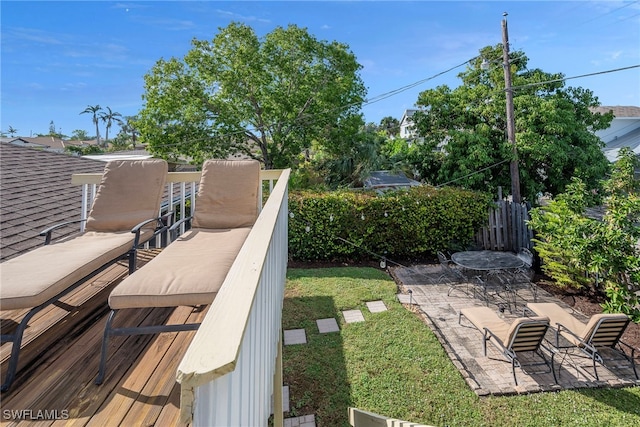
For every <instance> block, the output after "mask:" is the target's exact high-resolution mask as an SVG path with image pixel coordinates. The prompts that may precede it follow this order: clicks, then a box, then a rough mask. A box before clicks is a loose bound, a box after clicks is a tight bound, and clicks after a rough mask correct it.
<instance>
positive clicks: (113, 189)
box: [85, 159, 169, 232]
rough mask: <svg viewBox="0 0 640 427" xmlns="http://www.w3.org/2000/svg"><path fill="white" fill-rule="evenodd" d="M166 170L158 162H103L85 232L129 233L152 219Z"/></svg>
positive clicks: (163, 164) (157, 211) (157, 205)
mask: <svg viewBox="0 0 640 427" xmlns="http://www.w3.org/2000/svg"><path fill="white" fill-rule="evenodd" d="M168 171H169V168H168V165H167V162H165V161H164V160H159V159H147V160H112V161H110V162H107V164H106V165H105V167H104V173H103V174H102V179H101V181H100V185H99V186H98V191H97V192H96V196H95V198H94V199H93V204H92V205H91V210H90V212H89V216H88V218H87V225H86V227H85V229H86V230H87V231H104V232H117V231H130V230H131V229H132V228H133V227H135V226H136V225H138V224H139V223H141V222H142V221H145V220H147V219H151V218H156V217H157V216H158V215H159V213H160V203H161V202H162V195H163V194H164V183H165V180H166V177H167V172H168ZM153 226H155V224H153Z"/></svg>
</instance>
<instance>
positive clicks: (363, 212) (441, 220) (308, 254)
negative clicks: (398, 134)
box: [289, 186, 490, 261]
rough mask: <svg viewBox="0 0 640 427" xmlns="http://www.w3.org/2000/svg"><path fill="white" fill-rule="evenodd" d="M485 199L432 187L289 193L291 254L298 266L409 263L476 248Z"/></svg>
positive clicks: (485, 196) (486, 205) (485, 197)
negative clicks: (385, 261) (305, 263)
mask: <svg viewBox="0 0 640 427" xmlns="http://www.w3.org/2000/svg"><path fill="white" fill-rule="evenodd" d="M489 206H490V198H489V196H488V195H486V194H482V193H477V192H471V191H466V190H459V189H454V188H443V189H436V188H433V187H428V186H421V187H414V188H412V189H410V190H406V191H391V192H387V193H384V194H381V195H380V194H377V193H375V192H373V191H371V192H369V191H347V190H342V191H334V192H312V191H297V192H296V191H294V192H291V193H290V194H289V216H290V218H289V255H290V257H291V259H293V260H298V261H318V260H324V261H346V260H367V259H377V258H378V257H379V256H380V257H388V258H391V259H393V258H396V259H410V258H421V257H424V256H432V255H434V254H435V252H436V251H437V250H443V249H454V248H455V249H457V248H460V247H466V246H468V245H470V244H472V242H473V239H474V235H475V233H476V231H477V230H478V229H479V228H480V227H481V226H482V225H484V224H485V223H486V220H487V210H488V208H489Z"/></svg>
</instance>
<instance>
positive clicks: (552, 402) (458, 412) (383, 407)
mask: <svg viewBox="0 0 640 427" xmlns="http://www.w3.org/2000/svg"><path fill="white" fill-rule="evenodd" d="M287 276H288V281H287V290H286V295H285V301H284V310H283V327H284V329H299V328H304V329H305V330H306V334H307V344H304V345H292V346H285V347H284V383H285V384H286V385H288V386H289V392H290V409H291V411H290V412H289V413H288V414H285V416H287V417H291V416H301V415H307V414H315V416H316V424H317V426H318V427H334V426H348V425H349V423H348V420H347V407H348V406H354V407H357V408H360V409H364V410H367V411H371V412H376V413H379V414H383V415H386V416H389V417H395V418H399V419H403V420H407V421H413V422H419V423H424V424H431V425H434V426H439V427H444V426H560V425H561V426H625V427H629V426H635V425H638V426H640V388H639V387H634V388H624V389H608V390H601V389H599V390H598V389H584V390H580V391H563V392H549V393H536V394H530V395H522V396H511V397H484V398H479V397H477V396H476V395H475V393H473V391H471V390H470V389H469V387H468V386H467V384H466V383H465V381H464V380H463V378H462V376H461V375H460V374H459V372H458V371H457V369H456V368H455V367H454V365H453V364H452V363H451V362H450V360H449V358H448V357H447V355H446V353H445V352H444V350H443V349H442V346H441V345H440V343H439V342H438V340H437V338H436V337H435V335H434V334H433V333H432V332H431V330H430V329H429V327H428V326H427V325H426V324H425V323H424V322H423V321H422V320H421V319H420V318H419V317H418V315H416V314H415V313H412V312H410V311H408V310H407V309H405V308H404V307H403V306H402V305H401V304H400V303H399V302H398V301H397V299H396V297H395V295H396V292H397V289H396V285H395V283H394V282H393V280H392V279H391V278H390V277H389V276H388V275H387V274H386V273H385V272H383V271H381V270H377V269H373V268H355V267H344V268H323V269H289V271H288V274H287ZM373 300H382V301H384V303H385V305H386V306H387V308H388V311H385V312H382V313H375V314H372V313H370V312H369V310H368V309H367V307H366V304H365V303H366V302H367V301H373ZM349 309H360V310H361V311H362V313H363V315H364V317H365V322H360V323H351V324H346V323H345V322H344V318H343V316H342V314H341V311H342V310H349ZM329 317H333V318H335V319H336V320H337V321H338V324H339V325H340V332H339V333H329V334H322V335H321V334H319V333H318V328H317V326H316V323H315V320H316V319H322V318H329Z"/></svg>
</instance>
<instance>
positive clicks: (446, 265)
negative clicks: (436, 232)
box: [437, 251, 449, 268]
mask: <svg viewBox="0 0 640 427" xmlns="http://www.w3.org/2000/svg"><path fill="white" fill-rule="evenodd" d="M437 254H438V261H440V265H441V266H442V267H443V268H449V259H448V258H447V256H446V255H445V254H444V253H443V252H440V251H438V253H437Z"/></svg>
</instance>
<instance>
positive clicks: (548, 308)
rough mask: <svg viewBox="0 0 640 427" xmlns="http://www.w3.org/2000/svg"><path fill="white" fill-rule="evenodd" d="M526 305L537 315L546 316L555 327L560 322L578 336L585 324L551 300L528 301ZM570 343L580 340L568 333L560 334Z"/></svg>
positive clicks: (577, 343) (576, 342) (578, 342)
mask: <svg viewBox="0 0 640 427" xmlns="http://www.w3.org/2000/svg"><path fill="white" fill-rule="evenodd" d="M527 307H528V308H529V309H530V310H531V311H533V312H534V313H536V314H537V315H538V316H547V317H548V318H549V322H550V323H551V326H553V327H554V328H557V327H558V326H557V324H558V323H560V324H561V325H562V326H564V327H565V328H567V329H569V330H570V331H571V332H573V333H574V334H576V335H578V336H580V335H581V334H582V333H583V332H584V329H585V326H586V325H585V324H584V323H582V322H581V321H580V320H578V319H577V318H576V317H575V316H573V315H572V314H571V313H569V312H568V311H567V310H565V309H564V308H562V307H560V306H559V305H558V304H556V303H553V302H537V303H528V304H527ZM562 335H563V336H564V337H565V338H566V339H568V340H569V341H570V342H571V343H572V344H574V345H579V344H580V341H579V340H577V339H575V338H574V337H573V336H571V335H570V334H562Z"/></svg>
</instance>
